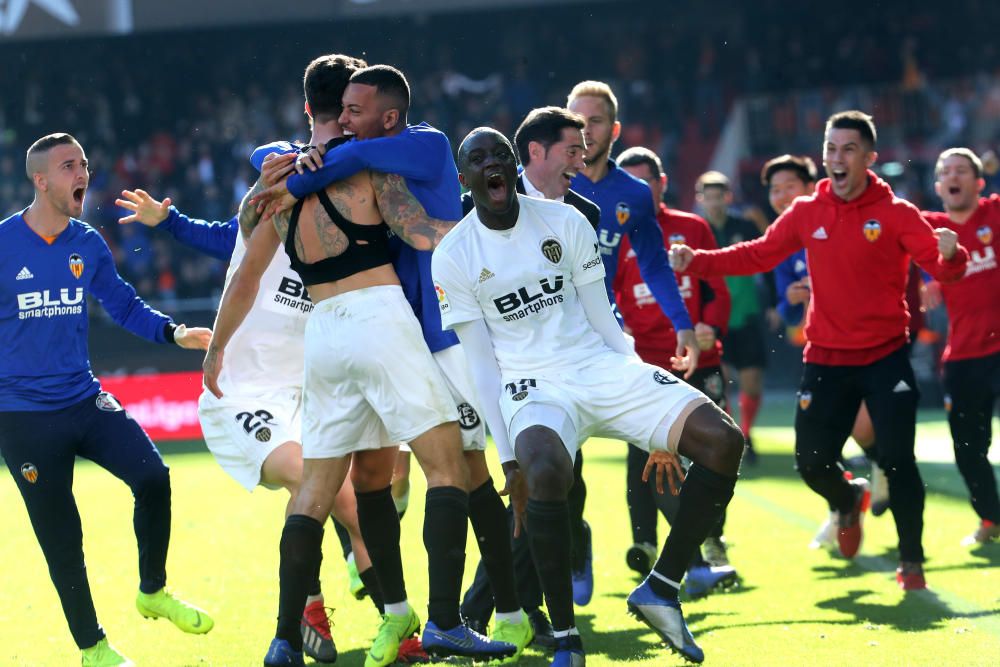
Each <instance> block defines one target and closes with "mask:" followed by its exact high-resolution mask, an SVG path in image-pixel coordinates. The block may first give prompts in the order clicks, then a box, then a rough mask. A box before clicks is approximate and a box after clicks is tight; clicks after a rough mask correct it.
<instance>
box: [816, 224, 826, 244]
mask: <svg viewBox="0 0 1000 667" xmlns="http://www.w3.org/2000/svg"><path fill="white" fill-rule="evenodd" d="M813 238H814V239H819V240H820V241H825V240H826V239H827V235H826V228H824V227H820V228H819V229H817V230H816V231H815V232H813Z"/></svg>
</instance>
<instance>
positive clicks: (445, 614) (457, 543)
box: [424, 486, 469, 630]
mask: <svg viewBox="0 0 1000 667" xmlns="http://www.w3.org/2000/svg"><path fill="white" fill-rule="evenodd" d="M468 534H469V494H468V493H466V492H465V491H463V490H462V489H459V488H457V487H454V486H437V487H434V488H432V489H427V500H426V503H425V505H424V548H425V549H427V568H428V573H427V588H428V594H427V618H428V619H429V620H431V621H433V622H434V624H435V625H437V626H438V627H439V628H441V629H442V630H450V629H452V628H454V627H455V626H456V625H458V624H459V623H461V622H462V621H461V618H460V616H459V613H458V601H459V598H460V597H461V595H462V575H463V574H464V572H465V540H466V538H467V537H468Z"/></svg>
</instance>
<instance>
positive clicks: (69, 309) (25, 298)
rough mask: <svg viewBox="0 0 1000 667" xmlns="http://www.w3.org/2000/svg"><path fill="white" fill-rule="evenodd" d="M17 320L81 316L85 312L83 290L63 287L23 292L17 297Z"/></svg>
mask: <svg viewBox="0 0 1000 667" xmlns="http://www.w3.org/2000/svg"><path fill="white" fill-rule="evenodd" d="M17 310H18V313H17V318H18V319H19V320H29V319H32V318H36V317H59V316H61V315H79V314H80V313H82V312H83V288H82V287H73V288H69V287H63V288H62V289H60V290H59V291H58V293H57V292H56V290H47V289H46V290H41V291H39V292H22V293H21V294H18V295H17Z"/></svg>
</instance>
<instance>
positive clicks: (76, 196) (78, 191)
mask: <svg viewBox="0 0 1000 667" xmlns="http://www.w3.org/2000/svg"><path fill="white" fill-rule="evenodd" d="M86 193H87V188H85V187H82V186H81V187H79V188H73V201H74V202H76V203H77V204H83V195H85V194H86Z"/></svg>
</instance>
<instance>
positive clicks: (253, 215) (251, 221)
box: [237, 179, 265, 240]
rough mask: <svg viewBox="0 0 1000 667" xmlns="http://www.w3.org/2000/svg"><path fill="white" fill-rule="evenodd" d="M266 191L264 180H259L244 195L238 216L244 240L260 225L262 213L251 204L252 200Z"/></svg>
mask: <svg viewBox="0 0 1000 667" xmlns="http://www.w3.org/2000/svg"><path fill="white" fill-rule="evenodd" d="M264 190H265V186H264V182H263V179H257V182H256V183H254V184H253V187H252V188H250V191H249V192H247V193H246V195H244V197H243V201H241V202H240V211H239V213H238V214H237V220H238V222H239V225H240V233H241V234H243V239H244V240H246V239H249V238H250V235H251V234H253V230H254V228H255V227H256V226H257V225H258V224H259V223H260V213H258V212H257V207H256V206H254V205H253V204H251V203H250V200H251V199H253V198H254V197H256V196H257V195H258V194H260V193H261V192H263V191H264Z"/></svg>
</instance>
